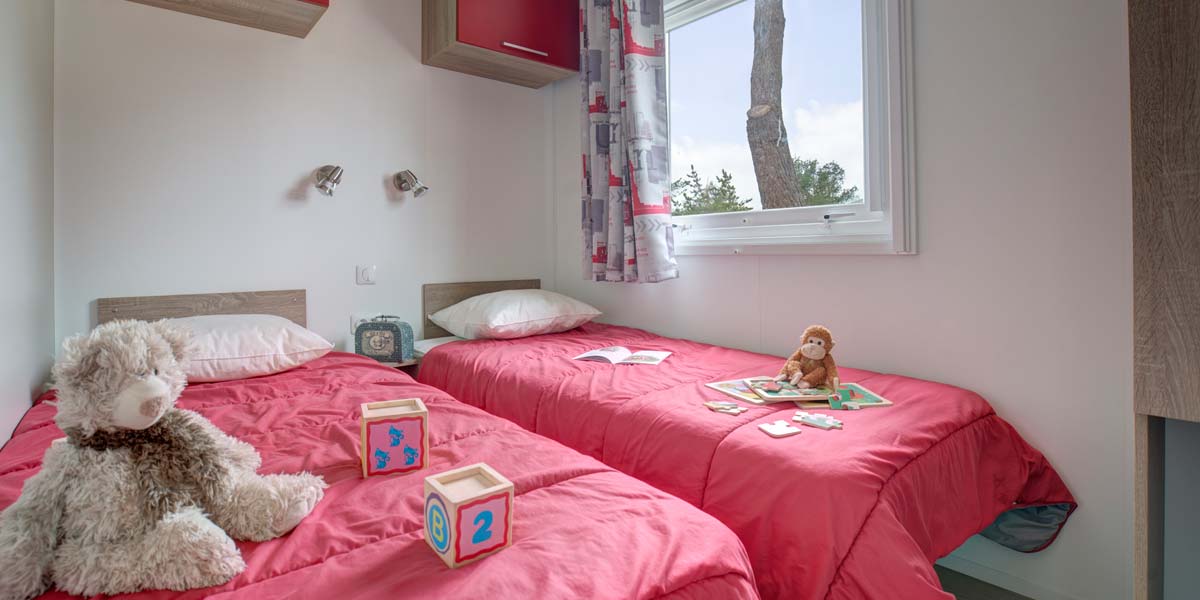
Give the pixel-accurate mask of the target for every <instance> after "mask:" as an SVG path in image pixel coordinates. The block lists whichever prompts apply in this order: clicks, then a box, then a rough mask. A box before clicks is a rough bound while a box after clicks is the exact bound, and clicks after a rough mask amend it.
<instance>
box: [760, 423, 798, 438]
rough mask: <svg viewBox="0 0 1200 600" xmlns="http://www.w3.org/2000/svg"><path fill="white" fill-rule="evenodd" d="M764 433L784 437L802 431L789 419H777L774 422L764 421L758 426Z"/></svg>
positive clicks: (774, 436)
mask: <svg viewBox="0 0 1200 600" xmlns="http://www.w3.org/2000/svg"><path fill="white" fill-rule="evenodd" d="M758 428H759V429H761V430H762V431H763V433H765V434H767V435H769V436H771V437H773V438H782V437H788V436H791V435H796V434H797V433H800V429H799V428H797V427H792V426H791V425H790V424H789V423H788V422H787V421H775V422H774V423H762V424H760V425H759V426H758Z"/></svg>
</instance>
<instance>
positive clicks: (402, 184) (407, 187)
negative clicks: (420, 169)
mask: <svg viewBox="0 0 1200 600" xmlns="http://www.w3.org/2000/svg"><path fill="white" fill-rule="evenodd" d="M392 183H393V184H395V185H396V189H398V190H400V191H402V192H412V193H413V197H414V198H420V197H421V195H422V194H424V193H425V192H428V191H429V186H427V185H425V184H423V183H421V180H420V179H417V176H416V174H414V173H413V172H412V171H409V170H407V169H405V170H403V171H400V172H399V173H396V176H395V177H393V178H392Z"/></svg>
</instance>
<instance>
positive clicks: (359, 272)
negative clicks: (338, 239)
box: [354, 265, 375, 285]
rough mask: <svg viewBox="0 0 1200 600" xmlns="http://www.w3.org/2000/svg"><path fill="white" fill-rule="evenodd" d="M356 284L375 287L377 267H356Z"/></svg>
mask: <svg viewBox="0 0 1200 600" xmlns="http://www.w3.org/2000/svg"><path fill="white" fill-rule="evenodd" d="M354 282H355V283H357V284H358V285H375V265H358V266H356V267H354Z"/></svg>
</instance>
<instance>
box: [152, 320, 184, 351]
mask: <svg viewBox="0 0 1200 600" xmlns="http://www.w3.org/2000/svg"><path fill="white" fill-rule="evenodd" d="M152 326H153V327H154V330H155V331H157V332H158V334H159V335H161V336H163V339H165V340H167V344H169V345H170V346H171V354H174V355H175V360H178V361H183V360H184V359H185V358H186V357H187V356H188V354H189V353H190V351H191V346H192V332H191V331H190V330H188V329H186V328H183V327H178V326H175V325H171V324H169V323H168V322H167V321H166V320H165V319H164V320H162V321H155V322H154V323H152Z"/></svg>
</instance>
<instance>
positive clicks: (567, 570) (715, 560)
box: [0, 292, 756, 599]
mask: <svg viewBox="0 0 1200 600" xmlns="http://www.w3.org/2000/svg"><path fill="white" fill-rule="evenodd" d="M292 293H293V294H295V293H296V292H292ZM205 296H206V297H199V296H192V297H171V300H170V304H169V306H168V305H164V303H163V301H162V300H161V299H156V298H140V299H125V300H133V301H126V302H123V303H119V304H118V305H117V306H119V310H117V311H116V312H115V313H114V314H111V315H109V314H108V308H110V307H113V306H114V303H113V302H109V301H102V302H101V303H100V311H101V320H107V319H108V318H113V317H118V316H119V317H125V318H143V319H155V318H159V317H164V316H170V317H181V316H191V315H194V314H212V313H222V314H230V313H234V314H236V313H269V314H278V315H280V316H285V317H289V316H290V317H291V318H292V319H293V320H297V321H298V322H301V323H302V320H301V319H302V317H300V316H297V315H303V313H304V311H303V309H302V307H301V308H299V309H298V308H297V305H296V303H297V302H301V303H302V302H303V294H302V292H300V295H299V297H298V299H297V300H292V301H287V302H283V303H282V304H280V303H279V301H278V298H277V297H275V296H271V295H266V296H264V295H254V294H240V295H205ZM213 296H219V297H218V298H214V297H213ZM264 298H272V301H271V302H266V301H265V300H264ZM283 308H286V310H283ZM52 396H53V394H52V393H51V394H48V395H47V396H43V398H42V399H41V401H39V402H38V403H37V404H36V405H35V406H34V407H33V408H32V409H30V410H29V412H28V413H27V414H26V415H25V417H24V418H23V419H22V421H21V422H20V424H19V425H18V426H17V429H16V431H15V432H14V434H13V437H12V439H11V440H10V441H9V442H8V443H7V444H6V445H5V446H4V448H3V450H0V509H2V508H4V507H7V506H8V505H9V504H11V503H12V502H14V501H15V500H16V498H17V496H18V495H19V494H20V492H21V486H22V484H23V482H24V481H25V480H26V479H28V478H29V477H31V476H32V475H33V474H34V473H36V472H37V470H38V468H39V467H40V465H41V458H42V454H43V453H44V452H45V450H46V448H48V447H49V445H50V443H51V442H52V441H53V440H55V439H57V438H60V437H62V436H63V434H62V432H60V431H59V430H58V428H57V427H55V425H54V421H53V419H54V414H55V408H54V406H53V403H52V402H50V401H49V400H52ZM413 397H416V398H421V399H422V400H424V402H425V404H426V406H427V407H428V408H429V414H430V418H429V427H430V464H429V467H428V468H426V469H423V470H421V471H417V472H414V473H410V474H405V475H390V476H381V477H372V478H369V479H363V478H362V475H361V468H360V464H359V458H358V456H359V453H358V445H359V425H358V415H359V406H360V404H361V403H363V402H371V401H377V400H387V399H395V398H413ZM178 405H179V406H180V407H182V408H188V409H192V410H195V411H197V412H199V413H201V414H203V415H204V416H205V417H207V418H208V419H210V420H211V421H212V422H213V423H215V424H216V425H217V426H218V427H220V428H221V429H223V430H224V431H226V432H228V433H230V434H232V435H234V436H236V437H238V438H241V439H243V440H245V441H247V442H249V443H250V444H252V445H254V446H255V447H256V448H257V449H258V450H259V452H260V454H261V455H262V458H263V466H262V469H261V471H262V472H264V473H271V472H295V471H301V470H308V471H311V472H313V473H316V474H319V475H322V476H324V478H325V480H326V482H327V483H328V484H329V488H328V489H327V490H326V492H325V498H324V499H323V500H322V501H321V502H320V503H319V504H318V505H317V507H316V509H315V510H314V512H313V513H312V514H311V515H310V516H309V517H308V518H307V519H305V520H304V521H303V522H302V523H301V524H300V525H299V526H298V527H297V528H296V529H295V530H293V531H292V532H291V533H290V534H288V535H286V536H284V537H282V538H278V539H274V540H271V541H268V542H263V543H246V542H240V543H239V546H240V547H241V549H242V554H243V556H244V557H245V560H246V563H247V570H246V571H245V572H244V573H242V574H241V575H239V576H238V577H236V578H235V579H234V580H232V581H231V582H229V583H228V584H226V585H224V586H219V587H215V588H205V589H200V590H192V591H188V592H183V593H179V592H146V593H143V594H136V596H144V597H154V598H168V597H170V598H204V597H214V598H285V597H286V598H322V599H327V598H337V597H343V598H382V597H400V598H614V599H618V598H696V599H700V598H753V597H756V592H755V584H754V576H753V574H752V571H751V569H750V566H749V562H748V560H747V557H746V554H745V551H744V550H743V549H742V546H741V544H740V543H739V542H738V540H737V538H736V537H735V536H734V534H733V533H732V532H730V531H729V530H728V529H727V528H726V527H724V526H723V525H721V524H720V523H719V522H717V520H716V519H714V518H713V517H711V516H709V515H706V514H704V513H703V512H701V511H700V510H698V509H696V508H695V507H693V506H690V505H688V504H687V503H686V502H684V501H682V500H680V499H678V498H675V497H673V496H670V495H669V494H667V493H665V492H662V491H659V490H657V489H654V488H653V487H651V486H649V485H647V484H645V483H643V482H640V481H637V480H636V479H634V478H632V477H629V476H628V475H624V474H622V473H619V472H618V471H616V470H614V469H613V468H611V467H608V466H605V465H603V464H602V463H600V462H598V461H596V460H594V459H591V458H588V457H585V456H583V455H581V454H579V453H577V452H575V451H573V450H570V449H568V448H565V447H563V446H562V445H560V444H557V443H554V442H552V441H550V440H547V439H545V438H544V437H542V436H539V435H536V434H533V433H530V432H528V431H525V430H524V429H521V428H520V427H517V426H516V425H514V424H512V423H509V422H507V421H505V420H503V419H501V418H499V417H495V416H492V415H489V414H487V413H485V412H483V411H481V410H479V409H477V408H474V407H471V406H468V405H466V404H464V403H461V402H457V401H455V400H454V399H453V398H452V397H450V396H449V395H448V394H446V393H445V392H442V391H439V390H436V389H434V388H432V387H429V386H427V385H421V384H418V383H416V382H415V381H413V380H412V378H410V377H409V376H408V375H405V374H404V373H401V372H400V371H397V370H396V369H392V368H389V367H386V366H383V365H380V364H379V363H376V362H374V361H373V360H370V359H367V358H363V357H360V356H356V355H353V354H343V353H331V354H328V355H326V356H324V357H322V358H319V359H317V360H314V361H311V362H309V363H307V364H305V365H303V366H301V367H299V368H296V369H293V370H290V371H286V372H284V373H279V374H276V375H269V376H266V377H258V378H254V379H247V380H237V381H226V382H221V383H206V384H196V385H192V386H189V387H188V388H187V389H186V390H185V391H184V393H183V396H182V397H181V398H180V400H179V402H178ZM475 462H487V463H488V464H489V465H491V466H492V467H494V468H495V469H496V470H498V471H499V472H500V473H502V474H504V475H505V476H506V477H507V478H508V479H510V480H511V481H512V482H513V484H514V486H515V488H516V489H515V492H516V500H515V504H514V516H515V520H514V525H513V537H514V542H513V545H512V546H511V547H510V548H507V549H505V550H503V551H501V552H499V553H497V554H495V555H493V556H490V557H488V558H487V559H485V560H482V561H478V562H476V563H473V564H471V565H468V566H465V567H462V568H459V569H455V570H450V569H448V568H447V567H446V566H445V565H444V564H443V563H442V561H441V559H440V558H438V556H437V555H435V554H434V553H433V551H431V550H430V549H429V547H428V546H427V545H426V543H425V540H424V539H423V537H424V532H423V524H424V523H423V521H424V518H423V514H422V513H423V505H422V503H423V490H422V484H423V481H424V478H425V476H427V475H430V474H433V473H438V472H441V471H446V470H449V469H452V468H455V467H459V466H463V465H467V464H472V463H475ZM44 597H46V598H59V597H67V596H66V595H65V594H61V593H58V592H51V593H49V594H46V595H45V596H44Z"/></svg>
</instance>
